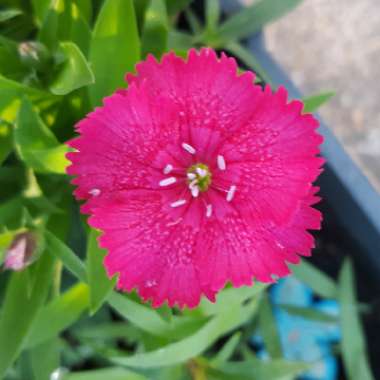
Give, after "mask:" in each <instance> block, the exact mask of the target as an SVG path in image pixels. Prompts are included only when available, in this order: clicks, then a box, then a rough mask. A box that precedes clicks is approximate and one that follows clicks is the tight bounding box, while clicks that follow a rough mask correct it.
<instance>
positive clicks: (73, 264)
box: [45, 231, 86, 282]
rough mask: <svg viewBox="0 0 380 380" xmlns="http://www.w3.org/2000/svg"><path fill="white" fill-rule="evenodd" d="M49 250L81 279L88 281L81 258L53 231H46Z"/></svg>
mask: <svg viewBox="0 0 380 380" xmlns="http://www.w3.org/2000/svg"><path fill="white" fill-rule="evenodd" d="M45 237H46V246H47V247H46V248H47V250H48V252H49V253H50V254H52V255H54V256H56V257H57V258H58V259H60V260H62V262H63V265H64V266H65V267H66V268H67V269H68V270H69V271H70V272H71V273H72V274H74V276H75V277H77V278H78V279H79V280H81V281H83V282H85V281H86V268H85V266H84V264H83V262H82V261H81V259H80V258H79V257H78V256H77V255H76V254H75V253H74V252H73V251H72V250H71V249H70V248H69V247H68V246H67V245H66V244H65V243H63V242H62V241H61V240H59V239H58V238H57V237H55V236H54V235H53V234H52V233H51V232H49V231H46V232H45Z"/></svg>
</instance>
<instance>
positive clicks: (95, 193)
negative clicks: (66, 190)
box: [88, 189, 101, 197]
mask: <svg viewBox="0 0 380 380" xmlns="http://www.w3.org/2000/svg"><path fill="white" fill-rule="evenodd" d="M88 193H89V194H91V195H92V196H94V197H97V196H99V195H100V193H101V191H100V190H99V189H91V190H90V191H89V192H88Z"/></svg>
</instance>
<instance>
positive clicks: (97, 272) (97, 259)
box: [86, 230, 116, 314]
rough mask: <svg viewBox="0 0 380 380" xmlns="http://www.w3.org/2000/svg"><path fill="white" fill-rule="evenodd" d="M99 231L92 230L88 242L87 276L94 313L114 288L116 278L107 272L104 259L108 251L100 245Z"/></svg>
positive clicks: (92, 311)
mask: <svg viewBox="0 0 380 380" xmlns="http://www.w3.org/2000/svg"><path fill="white" fill-rule="evenodd" d="M99 236H100V234H99V232H97V231H95V230H91V232H90V234H89V238H88V243H87V265H86V266H87V277H88V284H89V286H90V310H91V313H92V314H94V313H95V312H96V311H97V310H98V309H99V308H100V307H101V306H102V304H103V302H104V301H105V299H106V298H107V296H108V295H109V293H110V292H111V290H112V288H113V287H114V286H115V283H116V281H115V279H112V280H110V279H109V278H108V276H107V274H106V271H105V268H104V264H103V260H104V257H105V255H106V253H107V251H105V250H104V249H101V248H100V247H99V244H98V242H97V238H98V237H99Z"/></svg>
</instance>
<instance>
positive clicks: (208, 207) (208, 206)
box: [206, 205, 212, 218]
mask: <svg viewBox="0 0 380 380" xmlns="http://www.w3.org/2000/svg"><path fill="white" fill-rule="evenodd" d="M211 215H212V205H207V206H206V216H207V218H210V217H211Z"/></svg>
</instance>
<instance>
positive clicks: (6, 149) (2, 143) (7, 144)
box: [0, 121, 13, 165]
mask: <svg viewBox="0 0 380 380" xmlns="http://www.w3.org/2000/svg"><path fill="white" fill-rule="evenodd" d="M12 143H13V136H12V129H11V127H10V126H9V125H8V124H5V123H1V121H0V165H1V164H2V163H3V161H4V160H5V159H6V158H7V157H8V155H9V153H10V152H11V151H12V149H13V144H12Z"/></svg>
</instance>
